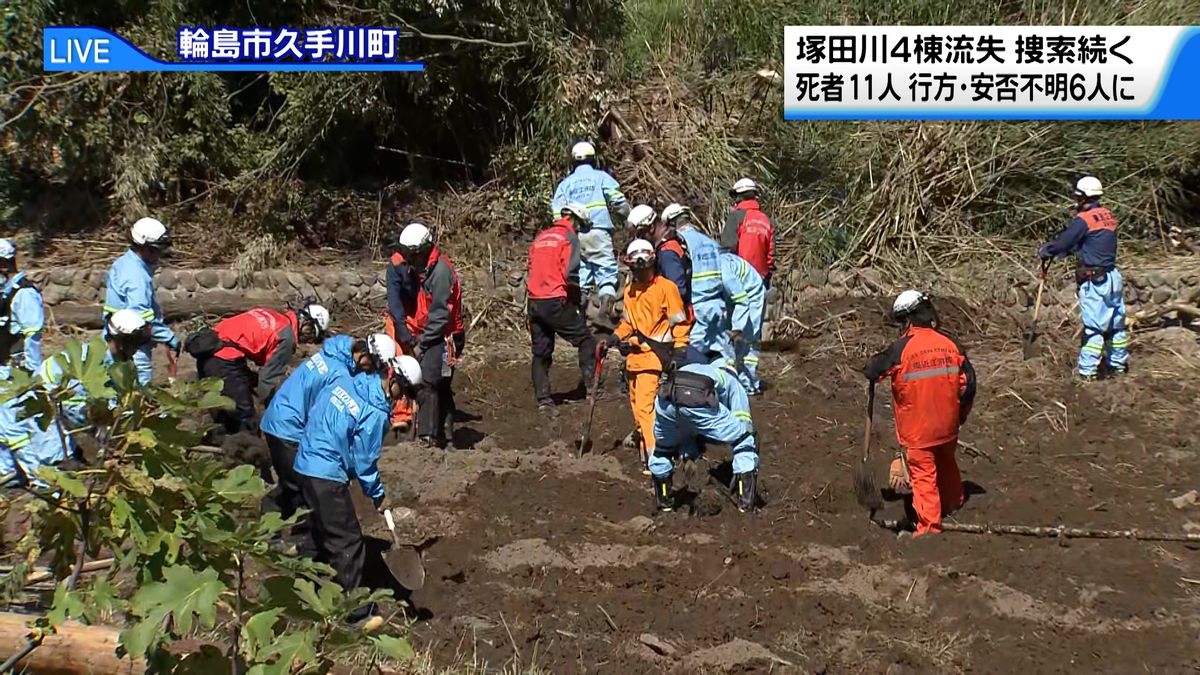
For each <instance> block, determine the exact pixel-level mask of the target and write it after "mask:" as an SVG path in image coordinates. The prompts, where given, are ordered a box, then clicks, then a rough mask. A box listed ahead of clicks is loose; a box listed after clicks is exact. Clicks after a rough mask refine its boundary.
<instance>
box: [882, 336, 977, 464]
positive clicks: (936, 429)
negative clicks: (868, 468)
mask: <svg viewBox="0 0 1200 675" xmlns="http://www.w3.org/2000/svg"><path fill="white" fill-rule="evenodd" d="M863 373H864V374H865V375H866V376H867V379H869V380H871V381H872V382H878V381H879V380H881V379H883V378H885V377H890V378H891V379H892V399H893V404H894V405H893V407H894V409H895V413H896V438H897V440H899V441H900V445H902V446H903V447H905V448H912V449H920V448H932V447H934V446H938V445H942V444H943V443H949V442H951V441H953V440H955V439H956V438H958V428H959V426H960V425H961V424H962V422H963V421H964V420H966V418H967V413H969V412H970V410H971V404H972V403H973V402H974V400H975V369H974V368H973V367H972V366H971V362H970V361H969V360H968V359H967V355H966V353H964V352H963V350H962V348H961V347H959V346H958V343H957V342H955V341H954V339H953V338H951V337H949V336H948V335H945V334H944V333H940V332H938V331H937V330H935V329H933V328H922V327H918V326H914V327H912V328H909V329H908V331H906V332H905V333H904V335H903V336H902V337H901V338H900V339H899V340H897V341H896V342H894V343H892V346H890V347H888V348H887V349H886V350H884V351H882V352H880V353H879V354H876V355H875V356H874V357H872V358H871V360H870V361H869V362H867V366H866V368H864V369H863Z"/></svg>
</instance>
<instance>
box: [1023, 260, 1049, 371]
mask: <svg viewBox="0 0 1200 675" xmlns="http://www.w3.org/2000/svg"><path fill="white" fill-rule="evenodd" d="M1049 264H1050V261H1049V260H1043V261H1042V273H1041V277H1040V279H1039V280H1038V289H1037V297H1036V298H1034V300H1033V319H1032V320H1031V321H1030V322H1029V325H1028V326H1027V327H1026V328H1025V334H1024V336H1023V338H1022V341H1021V353H1022V355H1023V356H1024V357H1025V360H1029V359H1032V358H1033V357H1035V356H1037V349H1035V348H1034V345H1033V341H1034V340H1036V339H1037V320H1038V313H1039V312H1041V310H1042V291H1043V290H1045V288H1046V268H1047V267H1048V266H1049Z"/></svg>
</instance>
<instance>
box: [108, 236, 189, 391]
mask: <svg viewBox="0 0 1200 675" xmlns="http://www.w3.org/2000/svg"><path fill="white" fill-rule="evenodd" d="M129 238H130V246H129V250H128V251H126V252H125V254H124V255H122V256H121V257H120V258H117V259H116V260H115V261H114V262H113V264H112V267H111V268H109V270H108V276H107V277H106V278H105V282H104V284H105V289H104V319H105V324H106V325H107V322H108V317H109V316H110V315H111V314H112V313H113V312H116V311H117V310H119V309H132V310H134V311H136V312H137V313H138V315H140V316H141V317H142V319H144V320H145V321H146V322H147V323H149V324H150V335H151V337H152V342H151V343H150V344H148V345H145V346H144V347H142V348H141V349H140V350H138V353H137V354H135V355H134V358H133V363H134V365H136V366H137V377H138V382H140V383H142V384H149V383H150V376H151V375H152V374H153V369H152V367H151V364H150V354H151V351H152V350H153V348H154V344H155V343H158V344H162V345H165V346H166V347H167V349H169V350H171V351H172V352H174V353H175V355H176V356H178V355H179V349H180V347H181V344H180V341H179V338H178V337H176V336H175V333H174V332H173V331H172V330H171V329H170V328H168V327H167V324H166V323H165V322H164V321H163V313H162V308H161V307H160V306H159V304H158V299H157V298H156V297H154V270H155V268H157V267H158V264H159V260H160V259H161V257H162V254H163V251H164V250H166V249H167V248H168V247H170V245H171V239H170V235H169V234H168V233H167V228H166V227H165V226H163V224H162V223H160V222H158V221H157V220H155V219H153V218H142V219H141V220H139V221H137V222H136V223H134V224H133V227H132V228H131V229H130V231H129Z"/></svg>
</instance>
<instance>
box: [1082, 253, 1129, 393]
mask: <svg viewBox="0 0 1200 675" xmlns="http://www.w3.org/2000/svg"><path fill="white" fill-rule="evenodd" d="M1104 277H1105V278H1104V281H1102V282H1100V283H1096V282H1094V281H1085V282H1083V283H1082V284H1080V285H1079V314H1080V315H1081V318H1082V319H1083V346H1082V347H1081V348H1080V350H1079V374H1080V375H1086V376H1090V375H1095V374H1096V371H1097V369H1099V367H1100V361H1101V360H1102V359H1104V357H1105V354H1106V353H1107V355H1108V367H1109V368H1111V369H1113V370H1124V369H1125V367H1126V364H1127V363H1128V361H1129V333H1128V332H1126V330H1125V282H1124V280H1123V279H1122V278H1121V273H1120V272H1118V271H1117V270H1115V269H1114V270H1112V271H1110V272H1108V273H1107V274H1105V275H1104Z"/></svg>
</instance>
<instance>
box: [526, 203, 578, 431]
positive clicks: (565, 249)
mask: <svg viewBox="0 0 1200 675" xmlns="http://www.w3.org/2000/svg"><path fill="white" fill-rule="evenodd" d="M590 229H591V221H589V220H588V211H587V209H585V208H584V207H583V205H581V204H576V203H570V204H567V205H566V206H564V207H563V208H562V211H561V212H560V217H559V218H558V220H555V221H554V224H553V225H551V226H550V227H548V228H547V229H545V230H542V231H541V232H540V233H539V234H538V235H537V236H536V237H534V239H533V243H532V244H530V246H529V262H528V278H527V280H526V282H525V286H526V290H527V291H528V295H529V303H528V309H527V311H528V317H527V320H528V324H529V342H530V349H531V351H532V353H533V357H532V361H531V365H530V372H531V377H532V378H533V395H534V398H536V399H537V404H538V408H539V409H543V410H546V409H549V408H551V407H552V406H553V405H554V399H552V398H551V396H550V366H551V365H552V364H553V362H554V337H555V336H556V335H561V336H562V337H563V338H564V339H565V340H566V341H567V342H570V343H571V345H572V346H574V347H575V348H576V349H578V350H579V385H578V386H577V387H576V388H575V392H574V393H575V394H576V398H584V397H586V396H587V393H588V391H590V390H591V389H592V387H594V386H595V382H594V381H593V380H594V376H595V367H596V338H595V336H594V335H593V334H592V329H591V328H590V327H589V326H588V324H587V319H585V318H584V315H583V311H582V308H581V307H580V305H579V303H580V290H579V233H587V232H588V231H589V230H590Z"/></svg>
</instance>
